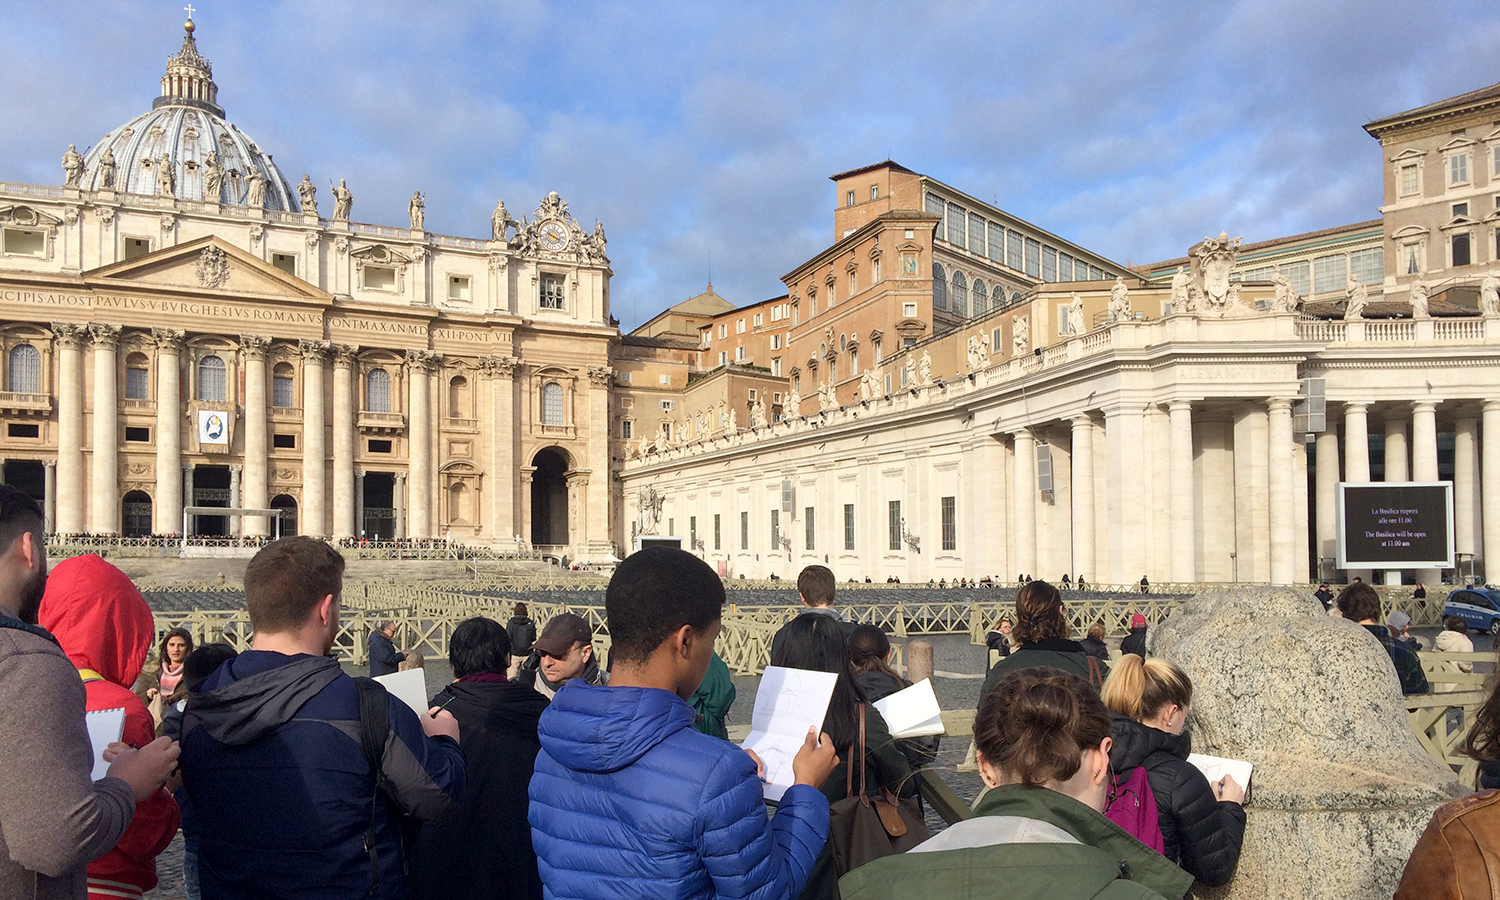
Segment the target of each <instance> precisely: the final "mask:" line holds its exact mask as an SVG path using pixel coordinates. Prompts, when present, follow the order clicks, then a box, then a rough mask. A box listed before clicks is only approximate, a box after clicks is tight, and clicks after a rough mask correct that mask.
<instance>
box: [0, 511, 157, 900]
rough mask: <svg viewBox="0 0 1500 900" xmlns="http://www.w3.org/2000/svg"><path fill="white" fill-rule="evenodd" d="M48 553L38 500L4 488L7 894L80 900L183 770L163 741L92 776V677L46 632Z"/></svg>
mask: <svg viewBox="0 0 1500 900" xmlns="http://www.w3.org/2000/svg"><path fill="white" fill-rule="evenodd" d="M46 584H47V548H46V543H45V542H44V540H43V537H42V512H41V510H40V509H37V505H36V501H34V500H32V499H31V498H30V497H28V496H26V495H25V494H23V493H21V492H20V491H18V490H16V489H15V488H13V487H9V486H6V485H0V723H4V725H3V727H0V760H3V761H4V766H3V767H0V897H5V898H36V900H53V898H58V900H83V898H84V897H86V896H87V888H86V872H85V867H86V866H87V865H88V864H89V863H90V862H91V861H93V860H94V859H95V858H96V857H99V856H102V855H103V854H104V853H105V852H106V851H108V850H109V849H110V848H111V847H113V846H114V845H115V843H116V842H118V841H119V840H120V835H122V834H124V832H125V828H126V826H128V825H129V824H130V819H131V817H132V816H133V815H134V814H135V804H136V802H137V801H139V800H144V799H145V798H147V797H149V796H151V795H152V794H154V793H156V791H157V789H159V788H160V787H161V786H162V785H163V784H164V783H165V782H166V780H167V776H168V775H169V774H170V773H171V771H172V770H173V769H174V768H175V767H176V765H177V745H176V744H175V743H173V742H172V741H171V740H170V739H168V738H158V739H157V740H155V741H152V742H151V743H150V744H147V745H146V746H145V747H142V748H140V749H139V750H124V751H122V752H120V753H119V755H118V756H116V757H115V759H114V762H113V763H111V764H110V767H109V772H108V774H107V775H106V776H105V777H104V778H102V779H100V780H99V781H91V780H90V772H91V770H92V768H93V750H92V749H91V745H90V744H89V734H88V728H87V726H86V725H85V724H84V717H83V710H84V691H83V680H82V679H80V678H79V677H78V670H77V669H75V668H73V664H72V663H71V662H69V661H68V658H67V657H66V656H65V655H63V652H62V649H61V648H59V647H58V645H57V641H56V640H55V639H53V637H52V635H50V634H48V633H47V632H46V631H45V630H44V629H42V628H39V627H37V625H36V615H37V608H38V607H39V606H40V605H41V602H42V589H43V588H44V587H45V586H46Z"/></svg>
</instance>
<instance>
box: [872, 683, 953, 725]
mask: <svg viewBox="0 0 1500 900" xmlns="http://www.w3.org/2000/svg"><path fill="white" fill-rule="evenodd" d="M870 705H871V706H873V707H875V711H876V712H878V713H880V717H881V718H882V719H885V724H886V727H887V728H889V729H890V730H891V737H893V738H895V739H897V740H901V739H902V738H914V737H927V736H929V735H934V734H942V733H943V709H942V707H940V706H938V701H937V695H936V694H934V693H933V692H932V679H930V678H923V679H922V680H921V681H919V682H917V683H916V684H914V685H912V686H911V687H909V688H905V689H903V690H899V691H897V692H896V693H894V694H890V695H888V696H886V697H883V698H881V699H879V700H876V701H875V702H874V703H872V704H870Z"/></svg>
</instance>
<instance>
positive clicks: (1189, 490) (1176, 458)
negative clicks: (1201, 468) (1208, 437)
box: [1167, 400, 1197, 582]
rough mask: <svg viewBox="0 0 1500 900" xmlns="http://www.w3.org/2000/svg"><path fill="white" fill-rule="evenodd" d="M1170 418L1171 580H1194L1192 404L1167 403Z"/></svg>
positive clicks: (1182, 401) (1195, 530) (1195, 570)
mask: <svg viewBox="0 0 1500 900" xmlns="http://www.w3.org/2000/svg"><path fill="white" fill-rule="evenodd" d="M1167 415H1168V417H1169V418H1170V421H1171V431H1172V440H1171V448H1172V449H1171V454H1170V456H1169V458H1170V460H1171V463H1170V465H1171V470H1172V487H1171V491H1172V580H1173V581H1176V582H1186V581H1194V580H1196V578H1197V566H1196V565H1195V562H1196V560H1195V553H1194V547H1193V538H1194V537H1195V535H1196V534H1197V529H1196V528H1195V527H1194V524H1193V503H1194V501H1195V499H1196V498H1195V497H1194V493H1195V491H1194V479H1193V405H1192V404H1191V403H1189V402H1188V401H1186V400H1174V401H1172V402H1171V403H1170V404H1169V405H1168V406H1167Z"/></svg>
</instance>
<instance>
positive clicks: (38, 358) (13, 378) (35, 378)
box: [5, 344, 42, 394]
mask: <svg viewBox="0 0 1500 900" xmlns="http://www.w3.org/2000/svg"><path fill="white" fill-rule="evenodd" d="M5 384H6V388H7V390H11V391H14V392H16V393H18V394H40V393H41V392H42V354H41V352H40V351H38V350H37V349H36V348H35V347H33V346H31V345H30V344H17V345H16V346H15V347H12V348H11V351H10V371H9V372H8V373H7V378H6V382H5Z"/></svg>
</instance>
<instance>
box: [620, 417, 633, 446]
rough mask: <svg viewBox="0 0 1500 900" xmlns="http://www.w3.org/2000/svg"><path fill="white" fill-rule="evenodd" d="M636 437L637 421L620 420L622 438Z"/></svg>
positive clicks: (625, 439) (623, 439)
mask: <svg viewBox="0 0 1500 900" xmlns="http://www.w3.org/2000/svg"><path fill="white" fill-rule="evenodd" d="M633 437H635V422H633V421H631V420H630V419H621V420H620V440H622V441H628V440H630V439H631V438H633Z"/></svg>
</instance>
